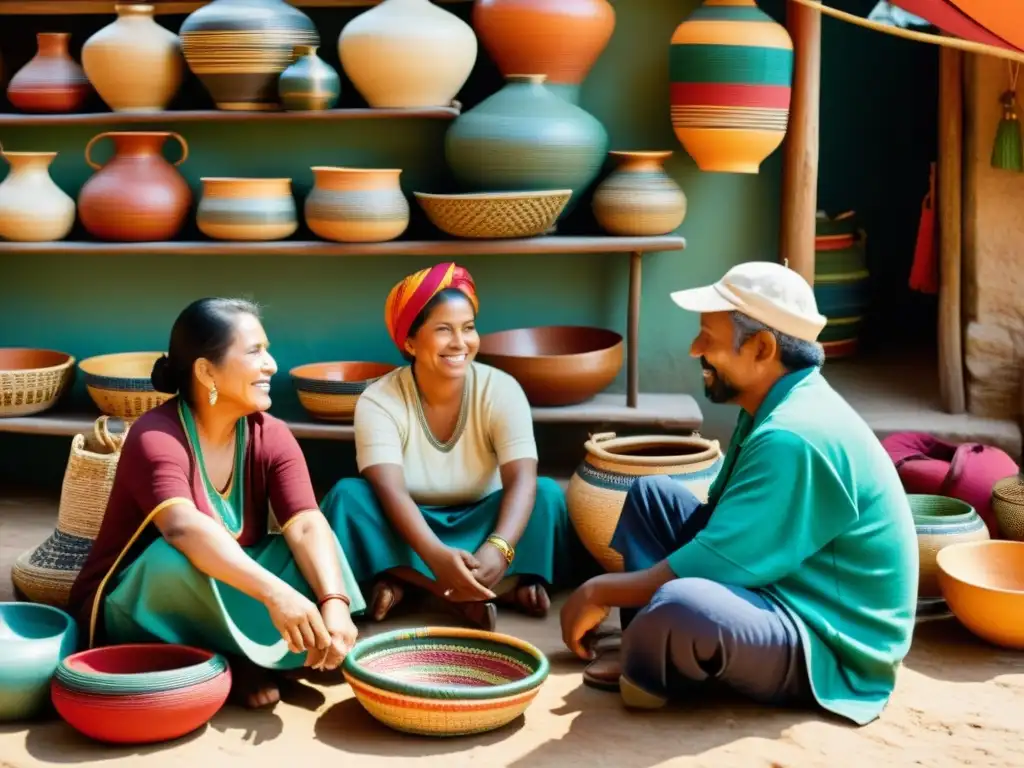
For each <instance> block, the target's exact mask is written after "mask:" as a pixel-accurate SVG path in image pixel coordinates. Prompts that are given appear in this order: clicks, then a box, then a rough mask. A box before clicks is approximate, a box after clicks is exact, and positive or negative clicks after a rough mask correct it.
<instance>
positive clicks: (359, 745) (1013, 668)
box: [0, 499, 1024, 768]
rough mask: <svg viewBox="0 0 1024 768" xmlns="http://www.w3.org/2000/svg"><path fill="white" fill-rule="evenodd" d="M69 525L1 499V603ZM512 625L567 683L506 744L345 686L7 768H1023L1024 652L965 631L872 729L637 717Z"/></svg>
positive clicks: (36, 743)
mask: <svg viewBox="0 0 1024 768" xmlns="http://www.w3.org/2000/svg"><path fill="white" fill-rule="evenodd" d="M55 518H56V504H55V502H54V501H52V500H34V501H26V500H25V499H19V500H10V499H8V500H3V499H0V600H9V599H11V592H10V579H9V571H10V566H11V563H12V561H13V560H14V558H15V557H16V555H17V554H18V553H20V552H21V551H23V550H24V549H27V548H28V547H30V546H34V545H35V544H37V543H38V542H40V541H42V540H43V539H44V538H45V537H46V536H47V535H48V534H49V532H50V530H51V529H52V526H53V523H54V520H55ZM426 620H429V619H426ZM426 620H425V621H426ZM420 623H422V622H420ZM499 629H500V630H502V631H505V632H510V633H513V634H516V635H520V636H522V637H524V638H526V639H528V640H530V641H531V642H533V643H535V644H536V645H537V646H539V647H540V648H541V649H542V650H544V651H545V652H546V653H548V654H549V655H550V658H551V662H552V674H551V677H550V678H549V679H548V681H547V683H546V684H545V685H544V687H543V689H542V690H541V692H540V695H539V696H538V698H537V699H536V701H535V702H534V704H533V705H532V706H531V708H530V709H529V710H528V711H527V713H526V715H525V717H524V718H522V719H520V721H518V722H515V723H513V724H511V725H510V726H508V727H507V728H505V729H503V730H501V731H498V732H493V733H491V734H487V735H483V736H479V737H473V738H465V739H457V740H438V739H424V738H414V737H409V736H404V735H402V734H398V733H395V732H393V731H390V730H389V729H387V728H385V727H384V726H382V725H379V724H378V723H377V722H376V721H375V720H373V719H372V718H371V717H370V716H369V715H367V714H365V712H364V711H363V709H362V708H361V707H360V705H359V704H358V702H356V701H355V699H354V698H353V696H352V694H351V692H350V691H349V689H348V687H347V686H346V685H345V684H344V683H343V682H340V681H339V678H337V677H334V678H331V679H327V680H318V681H315V682H296V683H294V684H293V685H292V686H291V687H290V688H286V689H285V690H284V695H285V699H286V700H285V701H283V702H282V703H281V704H279V705H278V706H277V708H276V709H275V710H274V711H273V712H265V713H252V712H247V711H244V710H240V709H235V708H230V707H229V708H225V709H224V710H222V711H221V712H220V713H219V714H218V715H217V716H216V717H215V718H214V720H213V722H212V723H211V724H210V725H209V726H208V727H206V728H204V729H202V730H200V731H199V732H197V733H195V734H193V735H191V736H189V737H186V738H184V739H181V740H179V741H177V742H174V743H171V744H166V745H162V746H158V747H153V748H145V749H133V748H110V747H105V746H101V745H97V744H94V743H92V742H90V741H88V740H86V739H85V738H83V737H80V736H78V735H77V734H76V733H75V732H74V731H72V730H71V729H70V728H69V727H68V726H66V725H64V724H63V723H61V722H59V721H49V722H44V723H40V724H33V725H29V726H26V725H23V724H22V725H13V726H11V725H8V726H0V766H18V767H19V768H20V767H21V766H42V765H46V766H51V765H58V764H71V763H73V764H80V765H96V766H100V765H102V766H104V767H105V768H106V767H109V768H120V766H129V765H131V766H134V765H138V764H139V763H138V762H137V761H138V760H139V758H140V757H143V756H144V757H145V758H146V761H145V763H144V765H146V766H147V768H162V767H163V766H188V767H189V768H199V767H200V766H217V767H218V768H227V767H228V766H235V765H239V766H241V765H244V766H246V768H256V767H258V766H263V765H267V766H275V768H280V767H281V766H289V765H292V766H298V765H299V764H300V763H302V764H305V765H309V764H311V763H312V762H313V761H314V760H318V759H320V758H322V759H323V760H324V761H325V763H324V764H327V765H332V766H338V765H341V766H346V765H347V766H353V765H354V766H386V765H399V764H402V765H405V764H411V763H416V764H420V765H431V766H444V768H458V767H459V766H484V767H486V768H491V767H492V766H494V767H495V768H497V767H499V766H514V767H515V768H545V767H546V766H552V767H553V766H584V765H585V766H595V767H597V766H614V767H615V768H654V766H715V768H723V767H725V766H742V767H743V768H754V767H756V766H801V767H803V766H826V765H827V766H846V765H849V766H872V768H877V766H880V765H898V766H909V765H921V766H927V767H928V768H939V767H940V766H967V765H970V766H1018V767H1020V766H1024V740H1022V738H1021V729H1022V722H1024V720H1022V718H1021V713H1022V712H1024V655H1019V654H1013V653H1010V652H1005V651H1000V650H998V649H993V648H991V647H988V646H986V645H984V644H983V643H982V642H981V641H978V640H975V639H974V638H973V637H972V636H970V635H968V634H967V633H966V632H965V631H964V630H963V629H961V628H960V626H959V625H958V624H957V623H956V621H955V620H943V621H932V622H928V623H923V624H921V625H919V628H918V634H917V637H916V640H915V643H914V648H913V650H912V652H911V654H910V656H909V658H908V659H907V662H906V665H905V668H904V669H903V671H902V673H901V675H900V680H899V685H898V687H897V691H896V695H895V697H894V700H893V701H892V703H891V704H890V706H889V708H888V709H887V711H886V712H885V714H884V715H883V717H882V718H881V719H880V720H878V721H876V722H875V723H872V724H871V725H869V726H867V727H864V728H859V729H858V728H855V727H851V726H847V725H846V724H845V723H842V722H839V721H837V720H834V719H830V718H827V717H822V716H819V715H818V714H816V713H811V712H782V711H772V710H767V709H763V708H760V707H756V706H751V705H748V704H745V703H743V702H740V701H733V700H730V701H719V702H701V703H699V705H692V706H688V707H678V708H676V709H673V710H671V711H663V712H658V713H655V714H631V713H628V712H626V711H624V710H623V709H622V707H621V706H620V704H619V700H618V697H617V696H615V695H612V694H607V693H602V692H598V691H593V690H591V689H589V688H586V687H584V686H583V684H582V681H581V679H580V675H579V672H580V666H579V664H577V663H576V662H574V661H572V660H571V659H570V658H568V657H567V656H566V655H565V653H564V652H563V650H562V645H561V642H560V640H559V630H558V622H557V619H556V618H555V617H554V616H552V617H551V618H549V619H548V620H547V621H544V622H540V621H536V620H530V619H524V618H520V617H518V616H515V615H512V614H508V613H505V614H503V615H502V616H501V619H500V621H499ZM2 652H3V651H2V649H0V653H2ZM327 761H329V762H327Z"/></svg>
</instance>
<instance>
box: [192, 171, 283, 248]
mask: <svg viewBox="0 0 1024 768" xmlns="http://www.w3.org/2000/svg"><path fill="white" fill-rule="evenodd" d="M201 181H202V182H203V193H202V197H201V198H200V200H199V205H198V207H197V210H196V225H197V226H198V227H199V231H200V232H202V233H203V234H204V235H206V236H207V237H212V238H214V239H215V240H281V239H283V238H285V237H288V236H289V235H291V234H293V233H294V232H295V230H296V229H298V226H299V222H298V218H297V213H296V209H295V198H294V197H292V180H291V179H234V178H210V177H204V178H203V179H201Z"/></svg>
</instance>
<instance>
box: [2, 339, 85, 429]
mask: <svg viewBox="0 0 1024 768" xmlns="http://www.w3.org/2000/svg"><path fill="white" fill-rule="evenodd" d="M19 361H20V363H19ZM29 361H32V363H31V364H32V365H33V367H31V368H23V367H21V366H22V365H24V364H26V363H28V362H29ZM74 365H75V358H74V357H72V356H71V355H68V354H65V353H64V352H55V351H52V350H43V349H20V348H19V349H5V350H2V351H0V418H11V417H14V416H33V415H35V414H37V413H42V412H43V411H46V410H49V409H50V408H52V407H53V406H54V405H55V404H56V403H57V401H58V400H59V399H60V396H61V395H62V394H64V390H65V389H66V388H67V386H68V383H69V382H70V381H71V378H72V376H74V372H75V370H74ZM8 366H11V367H8Z"/></svg>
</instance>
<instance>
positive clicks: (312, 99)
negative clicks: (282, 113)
mask: <svg viewBox="0 0 1024 768" xmlns="http://www.w3.org/2000/svg"><path fill="white" fill-rule="evenodd" d="M277 93H278V95H279V96H280V97H281V106H283V107H284V108H285V109H287V110H288V111H290V112H298V111H305V110H324V109H331V108H332V107H333V106H334V105H335V104H337V103H338V97H339V96H340V95H341V78H340V77H338V73H337V72H335V71H334V67H332V66H331V65H330V64H328V63H327V62H326V61H324V60H323V59H321V58H320V57H319V56H317V55H316V46H314V45H297V46H295V61H294V62H292V64H291V65H289V67H288V68H287V69H286V70H285V71H284V72H282V73H281V77H280V78H279V79H278V81H277Z"/></svg>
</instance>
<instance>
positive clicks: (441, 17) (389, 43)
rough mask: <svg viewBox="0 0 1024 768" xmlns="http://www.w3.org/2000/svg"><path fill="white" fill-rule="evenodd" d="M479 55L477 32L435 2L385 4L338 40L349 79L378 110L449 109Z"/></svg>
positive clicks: (360, 17) (391, 1)
mask: <svg viewBox="0 0 1024 768" xmlns="http://www.w3.org/2000/svg"><path fill="white" fill-rule="evenodd" d="M476 56H477V39H476V35H475V34H474V32H473V28H472V27H470V26H469V24H467V23H466V22H464V21H463V20H462V19H460V18H459V17H458V16H456V15H455V14H453V13H450V12H449V11H446V10H445V9H444V8H441V7H439V6H437V5H434V4H433V3H431V2H430V0H384V2H382V3H381V4H380V5H378V6H377V7H375V8H371V9H370V10H368V11H364V12H363V13H361V14H359V15H358V16H356V17H355V18H354V19H352V21H350V22H349V23H348V24H346V25H345V27H344V28H343V29H342V30H341V35H340V36H339V37H338V57H339V59H340V60H341V66H342V67H343V68H344V70H345V74H347V75H348V77H349V79H350V80H351V81H352V84H353V85H354V86H355V87H356V89H357V90H358V91H359V93H360V94H362V96H363V98H364V99H366V102H367V104H369V105H370V106H371V107H375V108H400V107H405V108H416V107H438V106H448V105H449V104H450V103H451V102H452V100H453V99H454V98H455V97H456V95H457V94H458V92H459V90H460V89H461V88H462V86H463V85H464V84H465V82H466V80H467V79H468V78H469V73H470V72H472V71H473V65H474V64H475V63H476Z"/></svg>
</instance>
